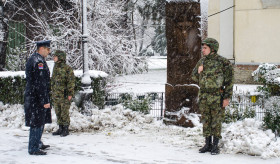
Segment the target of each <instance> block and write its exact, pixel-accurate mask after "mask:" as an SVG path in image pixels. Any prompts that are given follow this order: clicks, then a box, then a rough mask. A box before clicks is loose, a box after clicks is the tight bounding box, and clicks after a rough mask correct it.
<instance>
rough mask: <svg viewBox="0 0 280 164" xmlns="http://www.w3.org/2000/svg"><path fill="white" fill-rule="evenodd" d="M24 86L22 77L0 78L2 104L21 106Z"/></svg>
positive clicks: (0, 99) (24, 82)
mask: <svg viewBox="0 0 280 164" xmlns="http://www.w3.org/2000/svg"><path fill="white" fill-rule="evenodd" d="M25 86H26V81H25V78H24V77H22V76H14V77H12V76H9V77H0V101H2V102H3V103H4V104H7V103H9V104H23V94H24V90H25Z"/></svg>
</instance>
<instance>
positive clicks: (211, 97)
mask: <svg viewBox="0 0 280 164" xmlns="http://www.w3.org/2000/svg"><path fill="white" fill-rule="evenodd" d="M218 49H219V43H218V42H217V41H216V40H215V39H213V38H207V39H205V40H204V41H203V42H202V53H203V57H202V58H201V59H200V60H199V61H198V63H197V64H196V66H195V68H194V70H193V72H192V79H193V80H194V81H195V82H197V83H198V85H199V87H200V90H199V109H200V112H201V122H202V124H203V136H204V137H205V143H206V144H205V146H204V147H202V148H201V149H199V152H200V153H205V152H211V154H212V155H215V154H218V153H219V148H218V143H219V139H221V138H222V136H221V129H222V121H223V119H224V114H225V107H226V106H227V105H229V100H230V98H231V96H232V90H233V67H232V65H231V63H230V61H229V60H227V59H226V58H224V57H222V56H220V55H218V54H217V52H218ZM212 136H213V141H212Z"/></svg>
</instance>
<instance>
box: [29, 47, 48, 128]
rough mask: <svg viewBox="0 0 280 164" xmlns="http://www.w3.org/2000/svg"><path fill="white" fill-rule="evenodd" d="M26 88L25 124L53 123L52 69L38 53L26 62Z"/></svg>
mask: <svg viewBox="0 0 280 164" xmlns="http://www.w3.org/2000/svg"><path fill="white" fill-rule="evenodd" d="M25 74H26V88H25V93H24V112H25V125H26V126H31V127H40V126H42V125H44V124H46V123H51V122H52V120H51V109H45V108H44V104H48V103H50V71H49V67H48V66H47V63H46V61H45V59H44V58H43V57H42V56H41V55H40V54H38V53H34V54H32V56H31V57H30V58H29V59H28V61H27V63H26V70H25Z"/></svg>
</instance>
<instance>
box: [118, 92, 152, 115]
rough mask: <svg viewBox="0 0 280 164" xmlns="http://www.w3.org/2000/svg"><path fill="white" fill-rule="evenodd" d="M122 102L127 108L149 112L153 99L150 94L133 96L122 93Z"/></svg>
mask: <svg viewBox="0 0 280 164" xmlns="http://www.w3.org/2000/svg"><path fill="white" fill-rule="evenodd" d="M121 102H122V104H123V105H124V107H125V108H127V109H131V110H132V111H139V112H142V113H144V114H148V113H149V111H150V110H151V106H150V104H151V100H150V96H148V95H141V96H136V97H133V96H132V95H130V94H123V95H121Z"/></svg>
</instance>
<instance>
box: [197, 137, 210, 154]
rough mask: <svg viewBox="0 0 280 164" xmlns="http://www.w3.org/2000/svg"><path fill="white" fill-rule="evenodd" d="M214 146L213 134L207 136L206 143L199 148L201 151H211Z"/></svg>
mask: <svg viewBox="0 0 280 164" xmlns="http://www.w3.org/2000/svg"><path fill="white" fill-rule="evenodd" d="M211 148H212V136H209V137H205V145H204V146H203V147H202V148H201V149H199V153H206V152H210V151H211Z"/></svg>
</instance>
